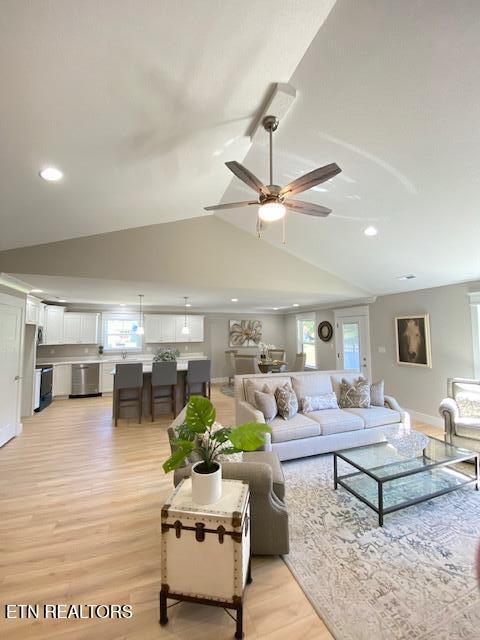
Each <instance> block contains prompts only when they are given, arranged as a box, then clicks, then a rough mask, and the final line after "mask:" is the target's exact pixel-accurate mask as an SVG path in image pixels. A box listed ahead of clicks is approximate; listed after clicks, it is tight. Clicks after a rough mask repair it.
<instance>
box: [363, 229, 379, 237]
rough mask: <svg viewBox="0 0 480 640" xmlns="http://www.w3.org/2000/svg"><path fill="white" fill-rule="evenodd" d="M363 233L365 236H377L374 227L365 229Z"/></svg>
mask: <svg viewBox="0 0 480 640" xmlns="http://www.w3.org/2000/svg"><path fill="white" fill-rule="evenodd" d="M363 233H364V234H365V235H366V236H371V237H372V236H376V235H377V234H378V230H377V229H376V228H375V227H367V228H366V229H364V230H363Z"/></svg>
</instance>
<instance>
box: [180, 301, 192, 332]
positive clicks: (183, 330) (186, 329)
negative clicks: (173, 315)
mask: <svg viewBox="0 0 480 640" xmlns="http://www.w3.org/2000/svg"><path fill="white" fill-rule="evenodd" d="M183 299H184V300H185V321H184V323H183V327H182V335H184V336H188V334H189V333H190V329H189V328H188V325H187V301H188V296H183Z"/></svg>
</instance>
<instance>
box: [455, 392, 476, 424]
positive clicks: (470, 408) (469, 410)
mask: <svg viewBox="0 0 480 640" xmlns="http://www.w3.org/2000/svg"><path fill="white" fill-rule="evenodd" d="M455 399H456V401H457V404H458V411H459V412H460V415H461V416H462V418H479V417H480V398H479V396H478V394H473V393H468V392H464V391H460V392H457V393H456V395H455Z"/></svg>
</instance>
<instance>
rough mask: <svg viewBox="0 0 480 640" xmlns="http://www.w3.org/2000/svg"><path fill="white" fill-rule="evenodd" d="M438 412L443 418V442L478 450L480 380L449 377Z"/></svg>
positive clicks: (479, 443) (479, 445)
mask: <svg viewBox="0 0 480 640" xmlns="http://www.w3.org/2000/svg"><path fill="white" fill-rule="evenodd" d="M439 412H440V415H441V416H442V417H443V419H444V420H445V442H448V443H450V444H453V445H456V446H457V447H463V448H464V449H473V451H480V380H470V379H467V378H449V379H448V381H447V397H446V398H444V399H443V400H442V402H441V403H440V408H439Z"/></svg>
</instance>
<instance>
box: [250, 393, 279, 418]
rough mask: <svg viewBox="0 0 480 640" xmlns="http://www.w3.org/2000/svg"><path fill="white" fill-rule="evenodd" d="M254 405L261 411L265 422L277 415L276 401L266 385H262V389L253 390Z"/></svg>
mask: <svg viewBox="0 0 480 640" xmlns="http://www.w3.org/2000/svg"><path fill="white" fill-rule="evenodd" d="M255 406H256V407H257V409H258V410H259V411H261V412H262V413H263V417H264V418H265V422H268V421H269V420H273V418H275V416H276V415H277V413H278V409H277V401H276V400H275V396H274V395H273V393H272V392H271V391H270V389H269V388H268V387H267V385H264V387H263V391H255Z"/></svg>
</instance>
